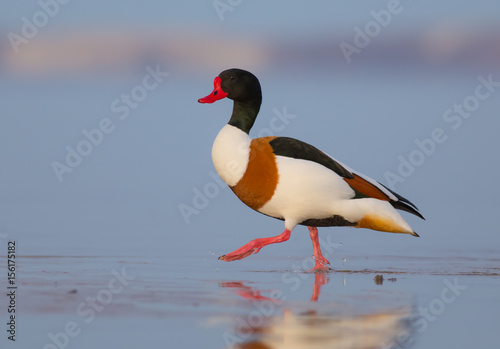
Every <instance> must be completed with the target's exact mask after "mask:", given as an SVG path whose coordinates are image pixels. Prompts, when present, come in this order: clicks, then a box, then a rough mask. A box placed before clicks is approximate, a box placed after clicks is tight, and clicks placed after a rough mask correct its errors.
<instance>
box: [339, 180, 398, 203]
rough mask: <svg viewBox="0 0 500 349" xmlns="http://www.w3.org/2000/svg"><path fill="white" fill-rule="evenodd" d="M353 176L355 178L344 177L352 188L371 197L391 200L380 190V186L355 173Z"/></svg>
mask: <svg viewBox="0 0 500 349" xmlns="http://www.w3.org/2000/svg"><path fill="white" fill-rule="evenodd" d="M353 176H354V178H344V181H346V182H347V184H349V186H350V187H351V188H352V189H354V190H357V191H359V192H360V193H361V194H363V195H366V196H368V197H370V198H374V199H379V200H384V201H389V198H388V197H387V195H385V194H384V193H383V192H382V191H380V189H379V188H377V187H376V186H374V185H373V184H371V183H370V182H368V181H367V180H364V179H363V178H361V177H360V176H358V175H356V174H354V173H353Z"/></svg>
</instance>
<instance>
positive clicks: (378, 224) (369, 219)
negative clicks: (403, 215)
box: [355, 215, 408, 233]
mask: <svg viewBox="0 0 500 349" xmlns="http://www.w3.org/2000/svg"><path fill="white" fill-rule="evenodd" d="M355 227H356V228H367V229H372V230H378V231H385V232H388V233H408V231H406V230H404V229H403V228H401V226H399V224H397V223H396V222H394V221H393V220H392V219H387V218H383V217H381V216H377V215H366V216H364V217H363V218H362V219H361V220H360V221H359V222H358V224H357V225H355Z"/></svg>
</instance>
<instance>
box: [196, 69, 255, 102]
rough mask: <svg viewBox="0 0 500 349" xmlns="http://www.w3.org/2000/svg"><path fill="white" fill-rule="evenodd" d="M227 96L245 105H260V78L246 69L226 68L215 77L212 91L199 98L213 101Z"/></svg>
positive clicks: (204, 100)
mask: <svg viewBox="0 0 500 349" xmlns="http://www.w3.org/2000/svg"><path fill="white" fill-rule="evenodd" d="M225 97H227V98H229V99H232V100H233V101H235V102H238V103H241V104H243V105H245V104H254V105H255V104H257V105H258V106H259V107H260V103H261V102H262V92H261V88H260V83H259V80H258V79H257V78H256V77H255V75H253V74H252V73H250V72H248V71H246V70H242V69H237V68H234V69H228V70H224V71H223V72H222V73H220V74H219V76H217V77H216V78H215V80H214V90H213V91H212V93H211V94H209V95H208V96H206V97H203V98H200V99H198V102H200V103H213V102H215V101H218V100H219V99H223V98H225Z"/></svg>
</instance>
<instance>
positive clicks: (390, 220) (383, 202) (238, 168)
mask: <svg viewBox="0 0 500 349" xmlns="http://www.w3.org/2000/svg"><path fill="white" fill-rule="evenodd" d="M224 98H228V99H230V100H232V101H233V110H232V114H231V117H230V119H229V122H228V123H227V124H226V125H225V126H223V127H222V129H221V130H220V131H219V133H218V135H217V137H216V138H215V141H214V143H213V146H212V161H213V164H214V167H215V170H216V171H217V173H218V174H219V176H220V177H221V179H222V180H223V181H224V182H225V183H226V184H227V185H228V186H229V188H231V190H232V191H233V192H234V194H236V196H237V197H238V198H239V199H240V200H241V201H242V202H243V203H244V204H246V205H247V206H248V207H250V208H251V209H253V210H255V211H257V212H260V213H262V214H264V215H266V216H269V217H272V218H276V219H279V220H282V221H284V225H285V230H284V231H283V232H282V233H281V234H279V235H277V236H272V237H268V238H257V239H254V240H251V241H250V242H248V243H247V244H245V245H243V246H242V247H240V248H238V249H236V250H234V251H233V252H231V253H227V254H224V255H222V256H220V257H219V260H222V261H226V262H230V261H235V260H241V259H243V258H246V257H248V256H250V255H252V254H256V253H258V252H259V251H260V250H261V249H262V248H263V247H264V246H267V245H270V244H276V243H281V242H285V241H287V240H288V239H289V238H290V235H291V232H292V230H293V229H294V228H295V227H296V226H297V225H302V226H306V227H307V228H308V230H309V235H310V238H311V241H312V245H313V253H314V257H313V258H314V261H315V266H314V268H312V269H311V270H312V271H324V270H329V269H330V267H329V264H330V262H329V261H328V260H327V259H326V258H325V257H324V256H323V254H322V252H321V247H320V243H319V237H318V227H332V226H341V227H354V228H366V229H371V230H375V231H381V232H388V233H399V234H409V235H412V236H415V237H418V236H419V235H418V234H417V233H416V232H415V231H414V230H413V229H412V228H411V227H410V225H409V224H408V223H407V222H406V221H405V220H404V219H403V217H402V216H401V215H400V214H399V213H398V211H397V210H401V211H406V212H408V213H411V214H413V215H415V216H417V217H419V218H422V219H425V218H424V217H423V216H422V214H420V212H419V210H418V208H417V207H416V206H415V205H414V204H413V203H412V202H410V201H409V200H408V199H406V198H404V197H403V196H401V195H399V194H397V193H396V192H394V191H393V190H391V189H389V188H387V187H386V186H384V185H383V184H381V183H379V182H377V181H375V180H373V179H371V178H370V177H368V176H366V175H364V174H362V173H360V172H357V171H355V170H353V169H351V168H350V167H348V166H347V165H345V164H343V163H342V162H340V161H338V160H336V159H335V158H333V157H332V156H330V155H328V154H326V153H325V152H323V151H321V150H319V149H318V148H316V147H314V146H312V145H310V144H308V143H305V142H302V141H300V140H297V139H294V138H290V137H277V136H266V137H260V138H254V139H252V138H250V135H249V134H250V130H251V129H252V126H253V124H254V122H255V120H256V118H257V115H258V113H259V110H260V107H261V104H262V90H261V85H260V82H259V80H258V79H257V77H256V76H255V75H254V74H252V73H251V72H249V71H246V70H243V69H239V68H232V69H227V70H224V71H223V72H221V73H220V74H219V75H218V76H217V77H215V79H214V89H213V91H212V92H211V93H210V94H209V95H207V96H206V97H203V98H200V99H199V100H198V102H199V103H214V102H216V101H219V100H222V99H224Z"/></svg>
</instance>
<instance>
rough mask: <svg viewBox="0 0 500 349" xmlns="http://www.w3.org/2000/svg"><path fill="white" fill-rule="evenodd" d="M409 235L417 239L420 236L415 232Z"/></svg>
mask: <svg viewBox="0 0 500 349" xmlns="http://www.w3.org/2000/svg"><path fill="white" fill-rule="evenodd" d="M411 235H413V236H415V237H417V238H419V237H420V235H418V234H417V233H415V232H413V234H411Z"/></svg>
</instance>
